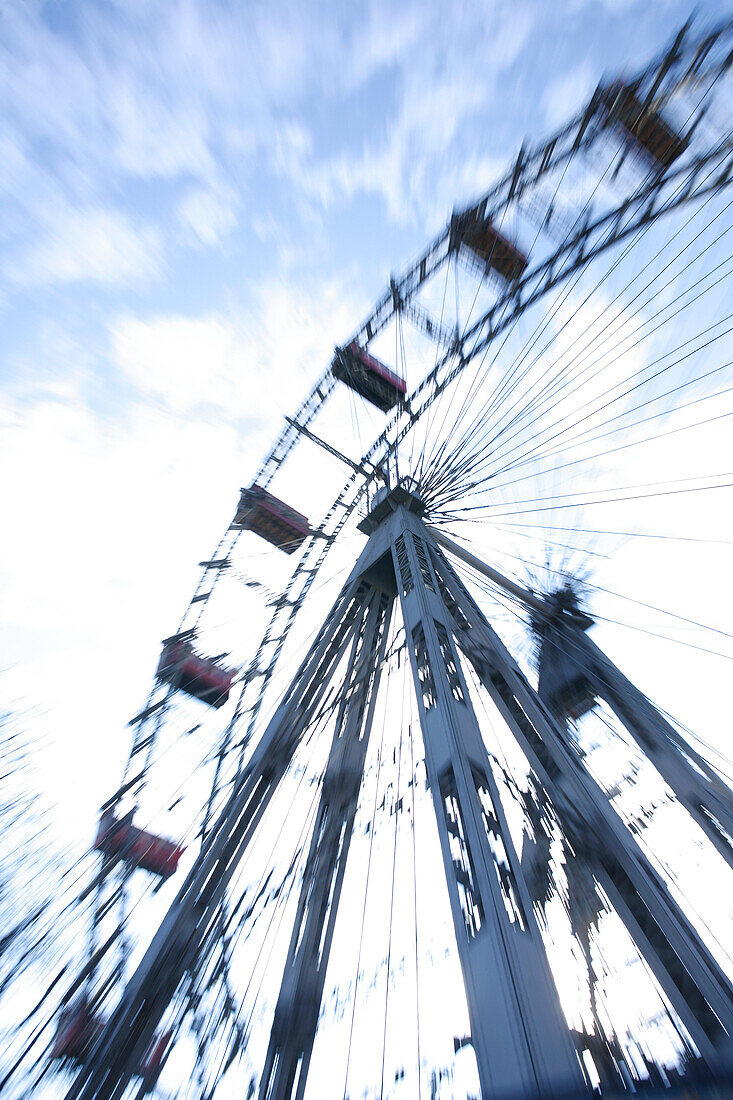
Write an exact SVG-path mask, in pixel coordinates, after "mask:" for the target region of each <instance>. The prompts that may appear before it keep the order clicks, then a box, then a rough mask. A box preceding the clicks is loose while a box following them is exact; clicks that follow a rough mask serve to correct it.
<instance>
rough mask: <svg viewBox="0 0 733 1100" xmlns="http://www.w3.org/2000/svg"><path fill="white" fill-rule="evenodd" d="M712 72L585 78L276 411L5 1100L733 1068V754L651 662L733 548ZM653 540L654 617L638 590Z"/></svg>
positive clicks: (173, 651)
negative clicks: (671, 704) (732, 912)
mask: <svg viewBox="0 0 733 1100" xmlns="http://www.w3.org/2000/svg"><path fill="white" fill-rule="evenodd" d="M732 66H733V24H730V23H728V24H725V25H723V26H721V27H718V28H717V29H715V30H713V31H710V32H706V33H705V34H702V35H700V34H697V33H696V32H695V30H694V28H692V27H690V26H687V27H685V28H683V29H682V30H681V31H680V33H679V34H678V35H677V36H676V37H675V39H674V41H673V42H672V44H671V46H670V47H669V48H668V49H666V50H665V51H664V52H663V53H662V55H661V56H659V57H658V58H655V59H654V60H653V61H652V62H651V63H650V64H649V65H647V66H646V67H645V68H644V69H643V70H641V71H639V72H637V73H633V74H629V73H626V74H622V75H621V76H619V77H617V78H614V79H604V80H603V81H602V82H601V84H599V86H598V88H597V89H596V91H595V92H594V93H593V95H592V96H591V98H590V99H589V101H588V102H587V103H586V104H584V105H583V107H582V109H581V110H580V111H579V112H578V114H577V115H576V117H575V118H573V119H572V120H571V121H570V122H569V123H568V124H567V125H566V126H564V127H563V128H562V129H561V130H559V131H558V132H557V133H555V134H553V135H552V136H551V137H550V138H549V139H548V140H546V141H543V142H540V143H538V144H534V143H532V144H527V145H525V146H523V147H522V149H521V150H520V152H519V154H518V155H517V157H516V160H515V161H514V163H513V164H512V165H511V167H510V169H509V170H508V172H507V173H506V174H505V175H504V176H503V177H502V179H501V180H499V182H498V183H497V184H496V185H495V186H494V187H493V188H492V189H491V190H490V191H489V192H488V193H487V194H486V195H484V196H482V197H481V198H480V199H479V200H478V201H477V202H474V203H473V204H472V205H470V206H469V207H468V208H466V209H461V210H457V211H455V212H454V213H453V215H452V216H451V218H450V220H449V222H448V224H447V226H446V227H445V229H444V230H443V231H442V232H441V234H440V235H439V236H438V237H437V238H436V239H435V240H434V241H432V242H431V243H430V245H429V246H428V247H427V248H426V249H425V251H424V252H423V253H422V254H421V255H420V256H419V257H418V258H417V260H416V261H415V262H414V263H413V264H411V265H410V267H409V268H408V269H407V270H406V271H405V272H404V273H403V274H402V275H400V276H398V277H397V276H395V277H393V278H391V279H390V282H389V286H388V289H387V291H386V292H385V294H384V295H383V296H382V298H380V300H379V301H378V302H377V304H376V305H375V307H374V309H373V310H372V312H371V313H370V314H369V316H368V317H367V318H366V319H365V320H364V322H363V324H361V325H360V327H359V328H358V330H357V331H356V332H355V333H353V334H351V335H349V336H347V337H346V338H345V339H341V340H340V342H339V343H338V346H337V347H336V348H335V351H334V356H333V359H332V361H331V362H330V363H328V364H327V365H326V366H325V369H324V370H323V372H322V373H321V374H320V376H319V377H318V378H317V380H316V382H315V384H314V386H313V388H312V389H311V391H310V392H309V393H308V395H307V396H306V397H305V399H304V400H303V401H302V402H301V404H300V405H299V407H298V408H297V409H296V410H295V412H294V413H293V414H292V415H288V416H286V417H285V427H284V428H283V430H282V432H281V433H280V435H279V437H278V438H277V440H276V442H275V444H274V446H273V447H272V449H271V451H270V452H269V453H268V454H267V456H266V458H265V460H264V461H263V463H262V465H261V467H260V469H259V470H258V471H257V472H256V474H255V476H254V477H253V478H252V479H251V480H250V481H249V482H248V484H247V485H246V487H245V488H243V489H242V490H241V494H240V496H239V500H238V502H236V506H235V508H234V516H233V519H232V520H231V522H230V523H229V524H228V526H227V528H226V530H225V532H224V534H223V536H222V537H221V539H220V541H219V542H218V543H217V545H216V547H215V549H214V550H213V552H212V553H211V555H210V556H209V557H208V558H207V559H206V560H204V561H202V562H201V563H200V576H199V581H198V584H197V586H196V588H195V591H194V593H193V596H192V598H191V600H190V602H189V604H188V605H187V607H186V609H185V611H184V614H183V616H182V618H181V620H180V622H179V623H178V624H177V626H176V627H175V630H173V631H172V632H171V634H170V635H169V636H168V637H166V638H165V639H164V640H163V642H162V648H161V655H160V659H159V662H158V664H157V668H156V670H155V674H154V679H153V685H152V688H151V690H150V694H149V696H148V698H147V699H146V700H145V701H144V703H143V704H142V706H141V708H140V710H139V712H138V713H137V714H136V715H134V716H133V718H132V719H131V721H130V727H131V733H132V737H131V748H130V753H129V758H128V761H127V764H126V768H125V771H124V774H123V776H122V778H121V781H120V785H119V787H118V789H117V790H116V791H115V792H113V794H112V795H111V796H110V798H109V799H108V800H107V801H106V802H105V804H104V806H103V807H102V808H101V814H100V820H99V824H98V829H97V832H96V836H95V840H94V845H93V852H92V853H90V854H89V855H88V856H87V857H86V858H85V860H84V861H82V863H81V864H80V866H79V868H77V869H75V871H74V873H73V874H71V875H70V876H69V879H70V883H71V885H70V887H69V891H70V893H69V897H70V898H72V900H71V901H69V903H68V905H65V906H64V907H63V910H62V912H63V917H62V918H59V919H60V926H61V924H63V923H64V922H65V923H66V926H67V927H68V928H73V929H74V934H73V936H72V937H71V944H72V946H71V948H70V949H69V948H68V945H67V950H66V954H64V955H63V956H61V959H60V961H58V960H55V961H54V963H53V966H52V968H51V971H52V972H49V973H47V975H46V982H45V988H44V991H43V995H42V996H41V997H40V998H39V999H37V1000H36V1002H34V1003H33V1004H29V1005H26V1006H25V1007H24V1011H23V1017H24V1019H23V1023H22V1024H21V1025H20V1026H19V1028H18V1030H17V1034H16V1038H15V1041H14V1042H15V1045H14V1048H13V1053H12V1059H11V1061H10V1068H9V1072H8V1073H7V1076H6V1085H7V1086H8V1087H11V1088H15V1089H16V1092H17V1095H34V1094H36V1093H37V1095H39V1096H66V1095H68V1097H70V1098H72V1097H79V1098H83V1100H90V1098H92V1097H99V1098H102V1097H104V1098H112V1097H122V1096H142V1095H146V1094H149V1093H150V1094H154V1095H159V1096H161V1097H166V1096H174V1095H175V1096H176V1097H184V1096H185V1097H189V1096H190V1097H192V1098H194V1097H195V1098H197V1100H204V1098H206V1100H208V1098H209V1097H214V1096H217V1097H219V1096H221V1097H227V1096H230V1095H232V1096H234V1095H237V1096H242V1095H246V1096H247V1097H248V1098H249V1097H253V1096H255V1095H257V1096H258V1097H260V1098H261V1100H280V1098H283V1100H284V1098H290V1097H298V1098H300V1097H304V1096H305V1097H310V1096H315V1095H319V1096H323V1095H327V1096H330V1095H332V1094H333V1095H334V1096H337V1095H338V1096H342V1097H346V1096H356V1095H377V1094H378V1095H379V1096H380V1097H383V1096H385V1095H387V1094H390V1095H395V1096H403V1095H404V1096H422V1095H425V1096H426V1097H427V1096H428V1095H431V1096H434V1097H439V1096H440V1097H443V1096H449V1095H471V1094H473V1095H476V1093H477V1092H479V1091H480V1093H481V1095H482V1096H483V1097H484V1100H488V1098H489V1097H496V1098H497V1100H500V1098H507V1100H508V1098H509V1097H515V1096H527V1097H538V1098H539V1097H545V1096H548V1097H550V1096H552V1097H570V1096H576V1095H581V1094H583V1093H587V1092H590V1091H592V1090H593V1089H595V1088H600V1089H601V1091H602V1092H603V1093H606V1094H616V1093H620V1092H622V1091H624V1090H638V1089H641V1088H644V1087H649V1088H651V1087H652V1085H655V1084H656V1085H662V1084H663V1085H664V1086H665V1087H669V1088H671V1087H673V1086H674V1085H675V1083H676V1082H677V1080H678V1079H679V1078H681V1077H684V1076H685V1074H686V1075H687V1078H688V1080H691V1079H693V1078H694V1079H696V1080H697V1079H701V1078H702V1077H705V1076H707V1077H712V1078H713V1079H718V1080H722V1079H725V1078H726V1076H727V1075H730V1074H731V1073H732V1072H733V962H731V959H730V957H729V956H728V955H727V954H726V950H725V943H724V942H723V943H721V939H723V938H724V934H725V931H724V917H725V914H723V915H721V914H720V913H717V914H716V913H713V914H712V916H711V914H710V912H709V910H710V909H711V908H712V909H713V910H714V909H715V908H716V901H715V898H714V897H713V898H712V899H709V898H706V897H703V896H700V897H697V896H695V897H692V898H690V897H689V891H690V889H691V887H690V883H693V882H694V881H698V880H695V875H696V874H699V875H703V874H704V875H706V876H708V877H707V878H706V881H707V882H710V878H709V875H710V874H711V873H712V874H715V875H718V874H719V875H720V876H721V877H720V880H719V881H720V883H721V887H720V888H721V891H722V890H724V887H723V885H722V883H724V882H727V884H728V888H729V886H730V879H726V878H725V876H727V875H730V871H731V869H733V794H732V793H731V789H730V786H729V778H730V777H729V775H728V774H727V773H726V770H725V769H726V766H727V761H726V760H725V758H724V757H723V756H722V754H721V752H720V751H716V750H715V749H714V748H713V747H712V746H711V745H709V744H707V743H706V742H704V741H702V740H701V738H700V735H699V734H700V731H699V730H697V729H696V730H695V731H694V732H693V730H691V729H688V728H686V726H685V725H683V724H682V723H681V722H680V721H677V720H676V719H675V717H673V716H672V714H668V713H667V712H666V711H665V710H663V709H662V707H663V705H665V704H666V700H665V698H664V697H660V698H659V699H657V693H656V691H654V692H652V691H650V690H649V689H648V688H647V687H646V680H645V672H644V665H643V660H642V658H643V656H644V651H645V650H646V651H647V653H648V655H649V656H650V658H651V659H652V661H653V660H655V659H656V660H657V661H658V662H659V661H660V660H664V657H662V658H660V657H659V654H660V653H662V654H663V655H666V654H667V650H666V649H664V646H667V645H669V644H670V639H671V643H672V644H674V645H676V646H678V647H679V648H681V649H682V651H683V654H689V653H692V654H693V655H694V658H695V660H696V661H698V664H696V665H694V668H695V670H696V671H695V672H694V673H691V675H692V676H693V677H694V676H696V675H698V674H700V672H699V670H701V669H702V670H704V669H706V668H712V667H714V668H715V669H718V668H719V665H715V666H706V665H705V664H704V661H705V659H710V660H713V661H718V662H721V661H729V660H731V659H733V654H731V653H730V652H729V651H728V652H726V650H725V648H724V647H725V646H726V645H728V643H729V641H730V638H731V636H732V635H731V633H728V632H727V631H726V629H725V625H726V624H725V621H723V622H721V623H720V625H719V626H712V625H710V624H706V623H704V622H702V621H701V620H700V619H698V617H697V615H695V616H693V615H692V614H689V615H688V614H681V613H678V611H677V610H673V609H676V608H679V607H680V604H679V603H677V602H676V600H675V594H676V593H678V592H679V590H680V589H681V587H682V584H681V580H680V574H679V569H680V568H681V567H680V562H681V561H682V559H681V557H680V554H681V553H682V552H683V551H684V553H685V554H686V555H687V557H685V559H684V561H685V568H686V570H687V572H688V576H689V575H690V574H691V573H692V572H693V571H697V572H698V573H699V574H700V575H704V574H705V573H706V572H707V571H710V570H712V569H714V568H715V563H716V562H717V563H719V562H720V561H721V560H723V559H722V557H721V555H725V554H727V553H729V551H728V550H727V547H728V546H729V545H730V544H731V542H732V541H733V539H731V536H730V531H729V528H728V533H727V537H726V516H727V514H728V513H729V510H730V500H731V495H730V493H731V488H732V485H731V474H730V473H726V472H723V473H720V472H719V469H724V467H721V466H720V462H721V461H724V459H723V457H722V456H723V454H724V450H723V448H722V445H721V443H720V440H721V439H724V433H725V431H726V430H727V427H726V426H727V425H728V423H729V420H728V419H727V418H729V417H731V416H733V400H732V399H731V394H733V381H732V376H733V355H732V354H731V352H732V351H733V311H732V308H731V306H730V303H731V301H733V297H731V294H730V290H731V286H732V285H733V283H732V282H731V280H732V279H733V259H731V247H730V242H731V239H732V238H731V234H733V213H732V211H733V192H731V190H730V184H731V180H732V179H733V113H732V112H731V109H730V103H731V95H730V93H731V76H730V73H731V67H732ZM335 335H338V334H335ZM316 421H317V423H316ZM716 461H717V462H718V467H717V469H715V468H714V472H711V469H710V468H709V466H710V464H714V463H715V462H716ZM703 498H704V500H705V505H704V506H702V507H703V508H704V511H703V512H701V511H700V506H698V503H697V502H698V501H700V500H701V499H703ZM711 501H715V503H714V504H711V503H710V502H711ZM690 502H692V503H690ZM191 506H192V507H195V501H193V500H192V502H191ZM701 516H703V517H704V519H705V522H707V523H708V526H707V527H705V526H703V525H701V522H700V517H701ZM675 524H677V525H676V526H675ZM680 524H681V525H680ZM636 547H641V548H642V549H641V550H640V551H637V549H635V548H636ZM711 553H712V556H710V555H711ZM665 561H666V562H668V563H671V564H670V566H669V569H670V575H669V577H668V579H667V582H666V592H667V595H668V597H669V599H668V600H667V601H666V605H667V606H666V607H665V606H664V604H663V605H662V606H659V604H658V603H657V597H656V596H654V597H650V599H649V600H642V599H638V598H636V597H632V596H630V595H628V594H626V593H625V592H623V591H622V590H621V588H622V586H623V580H624V578H629V577H632V576H633V575H635V571H637V570H639V569H641V568H648V569H650V571H651V574H652V575H654V572H655V570H656V571H657V572H662V571H663V570H664V563H665ZM664 589H665V584H664V583H661V590H664ZM637 591H638V589H637ZM655 591H656V590H655ZM660 599H661V597H660ZM614 600H615V602H614ZM686 606H687V605H685V607H686ZM650 612H651V613H652V614H653V616H656V618H653V620H652V626H651V627H650V626H649V625H648V624H649V617H648V616H649V613H650ZM698 614H702V613H701V612H700V613H698ZM640 615H641V621H643V622H644V623H645V624H647V625H640ZM644 615H646V616H647V618H644ZM632 619H634V621H633V622H631V620H632ZM660 624H661V625H660ZM625 626H626V627H627V628H628V629H629V630H630V631H631V632H632V634H631V637H632V640H631V641H629V642H628V645H627V643H626V642H625V641H624V640H623V638H624V637H625V635H623V628H624V627H625ZM604 627H605V628H606V634H605V635H604V636H605V637H607V638H609V639H611V640H612V641H614V639H617V638H618V637H619V635H618V631H620V632H621V637H622V640H621V641H620V642H618V641H615V645H616V654H617V656H616V659H615V660H614V659H612V657H611V656H610V654H609V653H607V652H606V651H605V649H604V648H602V647H601V645H600V644H599V643H597V641H596V640H595V636H596V635H597V636H599V637H600V635H601V632H602V630H603V629H604ZM592 629H593V633H594V637H593V638H592V637H591V630H592ZM659 643H661V646H662V649H661V650H659V649H656V650H655V649H654V647H655V645H658V644H659ZM627 651H628V652H627ZM626 652H627V664H625V663H624V660H623V657H624V655H625V653H626ZM618 654H620V656H619V655H618ZM700 661H702V662H703V663H699V662H700ZM674 667H677V666H674ZM709 675H710V682H709V683H708V684H705V685H703V684H702V683H697V684H696V690H697V693H698V694H699V695H702V694H703V693H705V692H707V693H711V694H712V696H713V705H720V704H721V701H722V695H719V696H718V697H717V704H716V699H715V695H714V692H713V688H712V686H711V685H712V681H713V680H714V679H715V677H716V676H718V677H719V676H720V673H719V672H715V671H713V672H711V673H710V674H709ZM649 676H650V678H652V679H653V676H654V674H653V672H652V671H650V673H649ZM657 678H659V675H658V674H657ZM661 678H662V679H663V678H664V677H663V676H662V677H661ZM640 685H641V686H640ZM642 686H643V690H642ZM647 691H649V694H647ZM652 694H653V695H654V698H655V702H652V701H651V699H650V697H649V696H650V695H652ZM686 843H687V844H689V845H691V846H693V847H694V848H695V851H696V852H698V853H699V859H700V860H701V861H702V862H701V863H699V867H700V868H702V870H699V871H697V870H696V869H695V867H697V864H696V865H695V867H691V866H687V867H685V863H686V862H687V863H688V864H689V863H690V860H689V859H687V860H686V858H684V852H682V849H684V846H685V844H686ZM665 844H666V847H665ZM680 852H682V858H681V861H680V865H678V864H677V863H676V862H675V857H676V855H679V854H680ZM696 858H697V857H696ZM713 893H714V891H713ZM688 902H691V904H688ZM719 908H720V906H719V905H718V909H719ZM41 919H43V918H41ZM82 945H83V946H82ZM421 953H422V954H421ZM31 954H32V950H31ZM423 954H426V955H427V957H428V961H425V958H424V957H423ZM46 960H47V956H44V961H43V962H42V963H41V964H40V965H42V966H43V967H44V968H45V967H47V965H48V964H47V961H46ZM632 972H633V973H632ZM617 989H623V990H624V991H625V993H624V997H625V998H626V1001H627V1002H629V1001H633V1002H634V1003H633V1005H631V1004H629V1003H625V1004H620V1003H619V1001H618V996H617V995H616V993H615V990H617ZM579 990H580V991H581V992H580V993H579V992H578V991H579ZM579 1001H582V1009H578V1008H577V1007H575V1008H573V1007H572V1006H573V1005H576V1006H577V1004H578V1003H579ZM461 1029H462V1030H461ZM462 1075H463V1076H462ZM465 1082H468V1083H467V1084H466V1083H465ZM699 1087H700V1088H703V1086H702V1085H700V1086H699Z"/></svg>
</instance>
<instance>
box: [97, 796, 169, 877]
mask: <svg viewBox="0 0 733 1100" xmlns="http://www.w3.org/2000/svg"><path fill="white" fill-rule="evenodd" d="M94 847H95V848H96V850H97V851H98V852H102V853H103V855H105V856H119V857H120V859H123V860H124V861H125V863H128V864H129V865H130V866H131V867H140V868H141V869H142V870H143V871H150V873H151V874H153V875H160V877H161V878H170V876H171V875H174V874H175V873H176V871H177V869H178V861H179V859H180V858H181V856H182V855H183V848H179V847H178V845H177V844H175V843H174V842H173V841H172V840H166V839H165V838H164V837H161V836H156V835H155V834H154V833H148V832H146V831H145V830H144V829H138V828H137V827H136V826H135V825H133V824H132V822H131V821H129V820H127V819H126V818H123V819H122V820H121V821H118V820H117V818H116V817H115V816H114V812H113V811H112V810H105V811H104V813H103V814H102V817H101V819H100V822H99V829H98V831H97V839H96V840H95V841H94Z"/></svg>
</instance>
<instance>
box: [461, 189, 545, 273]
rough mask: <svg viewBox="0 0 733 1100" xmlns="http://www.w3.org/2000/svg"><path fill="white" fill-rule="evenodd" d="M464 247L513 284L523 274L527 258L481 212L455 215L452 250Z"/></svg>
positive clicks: (474, 211)
mask: <svg viewBox="0 0 733 1100" xmlns="http://www.w3.org/2000/svg"><path fill="white" fill-rule="evenodd" d="M462 244H463V245H465V246H466V248H469V249H470V250H471V252H473V253H474V255H476V256H478V257H479V259H480V260H483V262H484V263H485V264H486V265H487V267H490V268H492V269H493V270H494V271H496V272H497V274H499V275H501V277H502V278H503V279H506V281H507V282H508V283H513V282H515V281H516V280H517V279H519V278H520V276H522V275H523V274H524V271H525V268H526V267H527V257H526V256H525V255H524V253H523V252H520V250H519V249H518V248H517V246H516V245H515V244H512V242H511V241H510V240H509V239H508V237H505V236H504V235H503V234H502V233H500V232H499V230H498V229H496V227H495V226H494V225H492V223H491V219H490V218H486V217H483V216H482V215H481V214H479V211H478V208H476V207H474V208H473V209H472V210H466V211H465V213H463V214H455V215H454V216H453V219H452V221H451V247H452V248H458V247H459V246H460V245H462Z"/></svg>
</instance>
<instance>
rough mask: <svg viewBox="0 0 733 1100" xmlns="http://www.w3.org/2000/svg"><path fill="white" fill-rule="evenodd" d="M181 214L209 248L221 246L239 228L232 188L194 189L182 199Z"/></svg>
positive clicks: (179, 211) (184, 221) (181, 217)
mask: <svg viewBox="0 0 733 1100" xmlns="http://www.w3.org/2000/svg"><path fill="white" fill-rule="evenodd" d="M178 213H179V216H180V219H181V221H182V222H183V224H184V225H186V226H187V227H188V228H189V229H191V230H192V231H193V233H194V234H195V235H196V237H198V239H199V240H200V241H201V242H202V244H206V245H214V244H220V243H221V241H222V240H223V239H224V238H225V237H227V236H229V234H230V233H231V232H233V230H234V229H235V228H236V226H237V203H236V199H235V196H234V193H233V192H232V191H231V190H229V189H226V190H224V191H216V190H213V189H207V188H204V187H194V188H192V189H191V190H190V191H189V192H187V194H186V195H184V197H183V198H182V199H181V201H180V203H179V206H178Z"/></svg>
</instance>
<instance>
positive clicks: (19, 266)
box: [6, 207, 162, 287]
mask: <svg viewBox="0 0 733 1100" xmlns="http://www.w3.org/2000/svg"><path fill="white" fill-rule="evenodd" d="M161 264H162V242H161V237H160V234H159V233H158V231H157V230H156V229H154V228H152V227H150V226H138V225H136V224H135V222H134V221H133V220H132V219H130V218H128V217H126V216H125V215H124V214H122V213H120V212H119V211H116V210H104V209H93V210H73V209H71V210H69V209H66V210H64V209H63V207H60V208H58V209H57V210H56V211H55V213H54V214H53V215H52V216H51V219H50V221H49V223H48V224H46V225H45V226H43V227H42V229H41V231H40V232H39V233H37V234H36V240H35V241H33V242H32V243H31V244H30V245H29V246H27V248H26V249H25V250H21V252H20V254H19V255H16V257H15V258H14V259H11V260H10V262H9V264H8V265H7V266H6V276H7V278H8V280H9V281H10V282H11V283H14V284H16V285H17V286H22V287H28V286H42V285H44V284H49V283H74V282H87V281H93V282H98V283H103V284H107V285H122V284H127V283H131V282H136V281H137V280H145V279H150V278H152V277H153V276H154V275H156V274H158V273H159V271H160V269H161Z"/></svg>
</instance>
